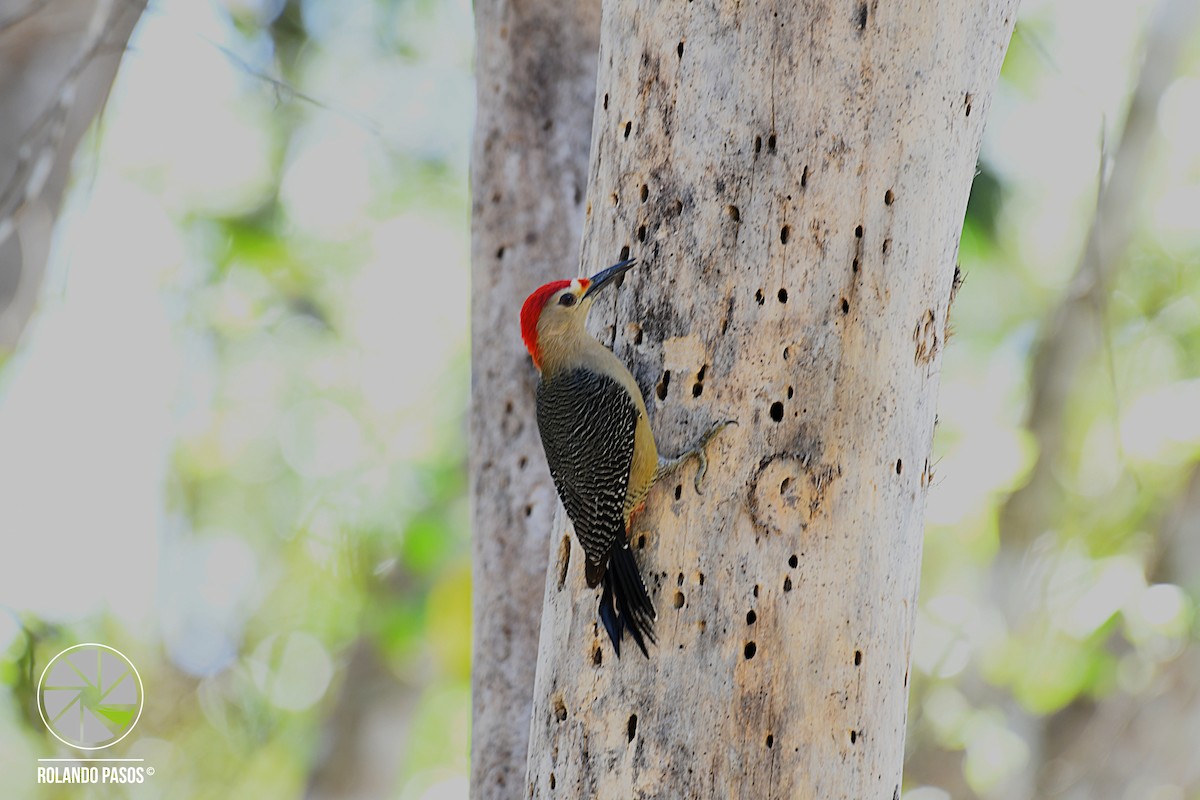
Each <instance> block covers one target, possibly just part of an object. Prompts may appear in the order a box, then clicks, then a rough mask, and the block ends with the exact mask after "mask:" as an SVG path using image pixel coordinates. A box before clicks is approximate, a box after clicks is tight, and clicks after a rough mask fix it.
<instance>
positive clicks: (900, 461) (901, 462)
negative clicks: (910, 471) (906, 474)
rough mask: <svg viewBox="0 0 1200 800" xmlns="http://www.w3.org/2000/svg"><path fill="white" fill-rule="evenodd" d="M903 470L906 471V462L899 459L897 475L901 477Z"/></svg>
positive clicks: (897, 461)
mask: <svg viewBox="0 0 1200 800" xmlns="http://www.w3.org/2000/svg"><path fill="white" fill-rule="evenodd" d="M903 469H904V461H903V460H902V459H899V458H897V459H896V474H897V475H899V474H900V473H901V471H903Z"/></svg>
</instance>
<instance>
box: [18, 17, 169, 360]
mask: <svg viewBox="0 0 1200 800" xmlns="http://www.w3.org/2000/svg"><path fill="white" fill-rule="evenodd" d="M145 5H146V3H145V0H121V2H117V0H47V1H45V2H39V1H38V0H23V1H22V0H18V1H17V2H5V3H3V4H0V356H2V355H3V354H4V353H5V351H7V350H9V349H11V348H13V347H14V346H15V345H16V343H17V339H18V338H19V337H20V335H21V331H22V330H24V328H25V323H26V322H28V321H29V317H30V315H31V314H32V313H33V309H34V306H35V304H36V302H37V297H38V291H39V289H40V288H41V285H42V275H43V273H44V272H45V269H46V260H47V258H48V256H49V251H50V236H51V233H52V232H53V229H54V221H55V219H56V218H57V217H58V208H59V204H60V203H61V202H62V196H63V190H64V189H65V188H66V185H67V177H68V174H69V170H70V166H71V156H72V155H73V154H74V153H75V147H76V145H78V144H79V139H80V137H82V136H83V133H84V131H85V130H87V127H88V125H90V124H91V122H92V119H94V118H95V116H96V115H97V114H98V113H100V109H101V108H102V107H103V106H104V101H105V100H106V99H107V98H108V90H109V88H110V87H111V86H112V82H113V77H114V76H115V75H116V72H117V65H118V64H119V63H120V61H121V56H122V54H124V52H125V42H126V41H127V40H128V39H129V35H130V33H131V32H132V31H133V26H134V25H135V24H136V23H137V21H138V18H139V17H140V16H141V14H142V8H143V7H144V6H145Z"/></svg>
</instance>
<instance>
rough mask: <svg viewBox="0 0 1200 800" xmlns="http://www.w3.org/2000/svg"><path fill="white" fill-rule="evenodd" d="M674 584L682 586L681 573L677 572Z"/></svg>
mask: <svg viewBox="0 0 1200 800" xmlns="http://www.w3.org/2000/svg"><path fill="white" fill-rule="evenodd" d="M675 585H676V586H683V573H682V572H681V573H679V577H678V578H676V579H675Z"/></svg>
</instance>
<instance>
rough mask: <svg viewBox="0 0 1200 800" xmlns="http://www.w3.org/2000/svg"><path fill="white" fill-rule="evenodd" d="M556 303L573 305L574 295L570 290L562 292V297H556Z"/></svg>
mask: <svg viewBox="0 0 1200 800" xmlns="http://www.w3.org/2000/svg"><path fill="white" fill-rule="evenodd" d="M558 304H559V305H560V306H573V305H575V295H573V294H571V293H570V292H567V293H566V294H564V295H563V296H562V297H560V298H558Z"/></svg>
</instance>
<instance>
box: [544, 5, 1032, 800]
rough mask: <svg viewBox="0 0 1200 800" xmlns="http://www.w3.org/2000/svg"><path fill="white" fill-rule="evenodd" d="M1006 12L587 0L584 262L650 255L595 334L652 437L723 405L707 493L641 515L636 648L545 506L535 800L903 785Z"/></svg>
mask: <svg viewBox="0 0 1200 800" xmlns="http://www.w3.org/2000/svg"><path fill="white" fill-rule="evenodd" d="M1015 6H1016V0H992V1H991V2H979V1H977V0H948V1H947V2H944V3H940V4H930V3H922V2H918V1H917V0H901V2H895V3H888V4H881V3H877V2H876V3H871V2H865V3H858V2H854V3H841V4H825V3H766V2H757V1H754V0H752V1H750V2H743V3H740V4H717V3H709V2H694V3H682V2H680V3H665V4H664V3H658V2H650V0H642V2H625V0H619V1H618V0H609V2H606V3H605V6H604V10H605V13H604V19H603V25H602V29H601V48H600V70H599V78H598V88H597V95H598V101H597V105H596V112H595V123H594V128H593V134H592V136H593V152H592V161H591V173H590V177H591V182H590V186H589V189H588V211H589V214H588V219H587V223H586V225H585V233H584V242H583V259H582V260H583V265H584V268H583V271H584V272H589V271H591V270H594V269H596V268H599V267H602V266H606V265H608V264H610V263H612V262H613V261H615V260H616V259H617V258H619V257H620V256H621V255H622V253H623V251H624V250H625V248H628V250H629V253H630V255H633V256H637V257H638V258H640V259H641V261H642V266H641V267H640V268H639V269H638V270H635V271H634V272H631V273H629V275H628V276H627V278H626V280H625V283H624V285H623V287H622V288H621V289H620V290H619V291H617V292H613V293H612V297H614V298H615V302H614V300H612V299H609V300H607V301H606V300H604V299H601V300H600V301H599V305H598V307H597V308H596V309H595V310H594V311H593V314H592V316H593V321H594V323H595V324H596V331H597V333H599V334H600V336H601V338H602V340H604V341H607V342H612V343H613V344H614V347H615V350H616V352H617V354H618V356H620V357H621V358H622V359H623V360H624V361H626V363H628V364H630V365H631V368H632V369H633V372H634V374H635V376H637V378H638V380H639V382H640V384H641V386H642V387H643V390H644V391H646V393H647V396H648V398H649V401H650V402H649V404H648V405H649V407H650V409H651V414H652V416H653V420H652V424H653V427H654V429H655V431H656V434H657V437H658V440H659V444H660V449H661V450H662V451H664V452H665V453H667V454H671V453H672V452H676V451H678V450H679V449H681V448H682V447H683V446H684V445H685V444H686V443H688V442H690V441H692V440H694V439H695V438H696V436H697V435H698V434H699V433H701V432H702V431H704V430H705V429H706V428H707V426H708V425H709V424H710V423H711V422H713V421H715V420H717V419H720V418H724V417H733V418H736V419H738V420H739V421H740V423H741V424H740V426H739V427H737V428H732V429H730V430H729V431H727V432H726V433H724V434H722V436H721V437H720V438H719V439H718V440H717V442H716V443H715V445H714V446H713V448H712V451H711V453H712V455H713V457H714V458H713V464H712V466H711V468H710V470H709V474H708V478H707V483H706V492H705V494H704V495H703V496H702V497H697V496H696V495H695V494H694V493H693V492H692V490H691V487H690V476H686V475H685V476H681V479H680V480H679V481H678V483H677V484H673V485H670V486H666V487H659V488H657V489H656V490H655V491H653V492H652V493H651V495H650V498H649V501H648V505H647V509H646V511H645V512H644V513H643V515H642V516H641V517H639V518H637V520H636V521H635V524H634V528H633V530H632V540H633V542H634V546H635V548H636V555H637V558H638V560H639V562H640V564H641V566H642V571H643V574H644V575H645V576H646V577H647V583H648V585H649V587H650V591H651V595H652V597H653V599H654V601H655V603H656V605H657V608H658V623H657V626H658V628H657V630H658V636H659V644H658V647H657V648H656V649H655V650H654V651H653V652H652V654H651V659H650V660H649V661H647V660H645V659H643V658H641V656H640V655H639V654H637V653H636V652H632V653H630V654H627V655H626V656H625V657H624V658H623V659H622V660H620V661H617V660H616V659H615V658H613V656H612V651H611V649H610V648H609V647H608V645H607V643H606V642H605V641H603V636H602V633H598V632H597V624H596V604H597V596H596V593H595V592H593V591H588V590H587V589H586V588H584V582H583V577H582V572H583V571H582V556H581V554H580V551H579V550H578V547H577V545H575V544H574V543H570V544H568V541H569V540H568V538H567V537H568V531H567V525H566V523H565V522H564V521H563V520H562V517H561V515H560V516H559V518H558V520H559V521H558V523H557V524H556V528H555V533H554V540H553V542H554V543H553V545H552V547H551V552H552V555H551V563H550V565H549V571H548V576H547V583H546V593H545V605H544V607H543V612H542V636H541V644H540V650H539V655H538V669H537V682H536V685H535V688H534V714H533V721H532V728H531V732H530V747H529V765H528V773H527V783H528V785H527V792H528V796H530V797H552V796H553V797H560V796H565V797H613V798H629V797H665V796H672V797H703V798H708V797H745V798H756V799H757V798H766V797H786V798H792V797H813V798H893V797H898V796H899V791H900V772H901V760H902V753H903V745H904V723H905V713H906V712H905V707H906V700H907V684H908V664H909V649H910V640H911V633H912V627H913V621H914V616H915V609H916V599H917V578H918V572H919V564H920V555H921V534H922V527H923V514H924V505H925V493H926V490H927V486H928V482H929V478H930V464H929V455H930V445H931V439H932V435H933V423H934V410H935V401H936V394H937V376H938V368H939V365H940V361H941V351H942V346H943V343H944V341H945V325H946V319H947V314H948V310H949V303H950V295H951V287H952V284H953V281H954V272H955V257H956V252H957V243H958V237H959V231H960V228H961V224H962V219H963V213H964V210H965V206H966V200H967V194H968V190H969V187H970V184H971V179H972V175H973V172H974V166H975V159H976V155H977V152H978V148H979V143H980V137H981V133H982V128H983V120H984V118H985V116H986V111H987V108H988V105H989V103H990V98H991V94H992V90H993V87H994V85H995V83H996V79H997V75H998V72H999V67H1000V62H1001V59H1002V57H1003V54H1004V50H1005V47H1006V45H1007V42H1008V39H1009V35H1010V33H1011V29H1012V21H1013V14H1014V12H1015ZM605 303H608V304H609V305H607V307H604V306H603V304H605ZM606 324H607V327H606ZM526 374H527V375H528V378H529V380H532V379H533V376H532V368H527V373H526ZM560 543H561V545H560Z"/></svg>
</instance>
